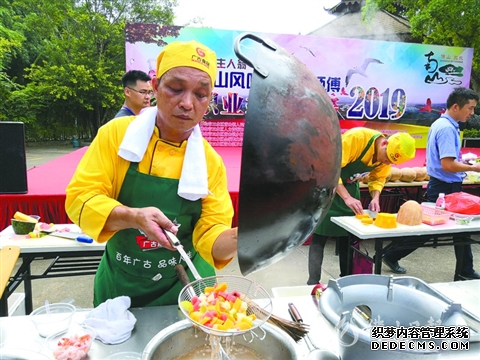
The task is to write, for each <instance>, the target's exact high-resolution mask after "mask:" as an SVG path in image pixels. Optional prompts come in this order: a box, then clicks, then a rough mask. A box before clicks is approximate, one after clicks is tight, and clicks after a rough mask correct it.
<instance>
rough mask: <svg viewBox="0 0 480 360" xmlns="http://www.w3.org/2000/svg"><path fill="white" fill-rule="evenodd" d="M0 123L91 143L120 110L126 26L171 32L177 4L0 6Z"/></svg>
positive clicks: (154, 0) (61, 1)
mask: <svg viewBox="0 0 480 360" xmlns="http://www.w3.org/2000/svg"><path fill="white" fill-rule="evenodd" d="M0 4H1V7H0V99H1V100H2V101H0V121H1V120H15V121H23V122H24V123H26V124H27V126H26V131H27V138H34V139H62V138H69V137H72V136H80V137H91V136H94V135H95V134H96V132H97V130H98V128H99V127H100V126H101V125H102V124H104V123H105V122H107V121H108V120H109V119H111V118H112V117H113V116H114V114H115V113H116V112H117V111H118V108H119V107H120V106H121V104H122V102H123V92H122V91H121V86H120V84H121V82H120V79H121V76H122V74H123V73H124V71H125V63H126V62H125V24H126V23H127V22H145V23H155V24H161V25H171V24H172V23H173V19H174V13H173V7H174V6H176V0H36V1H31V0H13V1H8V0H0Z"/></svg>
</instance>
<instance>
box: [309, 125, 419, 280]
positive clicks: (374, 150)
mask: <svg viewBox="0 0 480 360" xmlns="http://www.w3.org/2000/svg"><path fill="white" fill-rule="evenodd" d="M414 157H415V140H414V139H413V138H412V137H411V136H410V135H409V134H407V133H403V132H399V133H395V134H393V135H391V136H390V137H388V138H387V137H386V136H384V135H383V134H381V133H380V132H378V131H377V130H373V129H367V128H353V129H350V130H347V131H346V132H345V133H344V134H343V135H342V170H341V173H340V180H339V184H338V186H337V188H336V194H335V197H334V199H333V203H332V205H331V207H330V209H329V211H328V213H327V215H326V216H325V218H324V219H323V220H322V222H321V223H320V225H319V226H318V227H317V229H316V230H315V232H314V234H313V235H312V240H311V243H310V249H309V254H308V273H309V278H308V281H307V284H308V285H314V284H318V282H319V281H320V277H321V274H322V263H323V250H324V247H325V244H326V242H327V239H328V238H329V237H335V238H336V240H337V247H338V252H339V261H340V276H345V275H348V274H347V254H348V232H347V231H346V230H344V229H342V228H340V227H339V226H338V225H336V224H334V223H332V222H331V221H330V218H331V217H332V216H348V215H354V214H362V213H363V206H362V203H361V201H360V185H359V183H358V180H359V179H360V178H361V177H362V176H364V175H365V174H366V173H369V175H368V176H369V180H368V190H369V193H370V195H371V197H372V200H371V202H370V210H371V211H376V212H379V211H380V193H381V192H382V190H383V187H384V185H385V182H386V179H387V176H388V175H389V174H390V165H392V164H394V165H399V164H401V163H403V162H405V161H407V160H410V159H413V158H414Z"/></svg>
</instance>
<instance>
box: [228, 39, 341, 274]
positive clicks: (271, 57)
mask: <svg viewBox="0 0 480 360" xmlns="http://www.w3.org/2000/svg"><path fill="white" fill-rule="evenodd" d="M247 39H248V40H247ZM241 47H242V49H246V50H247V52H248V51H250V52H251V53H253V54H254V56H253V57H255V60H252V58H251V57H247V56H246V55H245V53H244V52H243V51H242V50H241ZM234 48H235V53H236V54H237V56H238V57H239V58H240V59H241V60H242V61H244V62H245V63H246V64H248V65H249V66H251V67H253V68H254V71H253V75H252V83H251V84H252V85H251V89H250V93H249V100H248V110H247V114H246V118H245V133H244V139H243V149H242V166H241V176H240V193H239V207H238V211H239V214H238V224H239V226H238V260H239V265H240V270H241V272H242V274H244V275H247V274H249V273H251V272H253V271H256V270H259V269H261V268H263V267H265V266H267V265H270V264H272V263H274V262H276V261H278V260H280V259H281V258H283V257H284V256H286V255H287V254H288V253H289V252H290V251H291V250H293V249H294V248H295V247H296V246H298V245H301V244H303V243H304V242H305V241H306V240H307V239H308V237H309V236H310V235H311V234H312V232H313V231H314V230H315V228H316V227H317V225H318V224H319V223H320V221H321V220H322V219H323V217H324V216H325V214H326V212H327V210H328V208H329V207H330V204H331V201H332V199H333V195H334V191H335V186H336V185H337V183H338V179H339V176H340V164H341V136H340V127H339V122H338V118H337V116H336V113H335V110H334V108H333V105H332V103H331V100H330V97H329V96H328V95H327V93H326V92H325V90H324V88H323V87H322V86H321V84H320V82H319V80H318V79H317V77H316V76H315V75H314V74H313V73H312V72H311V71H310V70H308V69H307V67H306V66H305V65H304V64H302V63H301V62H300V61H299V60H298V59H296V58H295V57H293V56H292V55H290V54H289V53H287V52H286V51H285V50H284V49H282V48H280V47H279V46H278V45H276V44H274V43H272V42H271V41H269V40H265V39H262V38H260V37H258V36H256V35H254V34H250V33H245V34H241V35H239V36H238V37H237V38H236V40H235V44H234ZM252 49H253V51H252Z"/></svg>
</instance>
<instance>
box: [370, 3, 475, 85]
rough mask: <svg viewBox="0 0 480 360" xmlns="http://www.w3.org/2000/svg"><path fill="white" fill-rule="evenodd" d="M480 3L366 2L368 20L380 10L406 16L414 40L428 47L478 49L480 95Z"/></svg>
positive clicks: (473, 68) (473, 66) (473, 79)
mask: <svg viewBox="0 0 480 360" xmlns="http://www.w3.org/2000/svg"><path fill="white" fill-rule="evenodd" d="M479 6H480V1H479V0H462V1H451V0H402V1H397V0H366V6H365V7H364V15H365V16H366V18H367V20H368V17H369V15H370V14H372V13H374V12H375V11H376V9H379V8H381V9H385V10H387V11H390V12H392V13H397V14H399V15H403V16H405V17H406V18H408V20H409V21H410V24H411V31H412V35H413V36H414V37H418V38H423V39H424V40H423V43H424V44H434V45H446V46H459V47H470V48H474V49H475V51H474V57H473V65H472V81H471V86H472V88H473V89H474V90H475V91H477V92H480V36H478V29H479V28H480V16H478V14H479Z"/></svg>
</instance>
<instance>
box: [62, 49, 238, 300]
mask: <svg viewBox="0 0 480 360" xmlns="http://www.w3.org/2000/svg"><path fill="white" fill-rule="evenodd" d="M216 71H217V63H216V55H215V53H214V52H213V51H212V50H210V49H209V48H207V47H206V46H204V45H203V44H200V43H198V42H195V41H190V42H173V43H170V44H169V45H167V46H166V47H165V48H164V49H163V51H162V52H161V53H160V55H159V56H158V59H157V77H156V78H154V79H153V81H152V87H153V90H154V94H155V97H156V99H157V106H156V107H152V108H148V109H146V110H145V111H143V112H142V114H140V115H139V116H137V117H133V116H131V117H121V118H117V119H114V120H112V121H110V122H108V123H107V124H106V125H104V126H103V127H102V128H101V129H100V130H99V132H98V135H97V136H96V138H95V139H94V141H93V142H92V144H91V145H90V147H89V149H88V150H87V152H86V153H85V155H84V157H83V158H82V160H81V161H80V164H79V165H78V167H77V170H76V172H75V174H74V176H73V178H72V180H71V182H70V184H69V185H68V187H67V191H66V192H67V200H66V209H67V213H68V215H69V217H70V219H71V220H72V221H73V222H74V223H76V224H77V225H78V226H80V227H81V228H82V229H83V230H84V231H85V232H86V233H87V234H88V235H90V236H92V237H93V238H94V239H96V240H97V241H98V242H105V241H107V245H106V250H105V253H104V255H103V258H102V260H101V263H100V266H99V269H98V272H97V274H96V276H95V283H94V305H95V306H98V305H99V304H101V303H102V302H104V301H106V300H107V299H111V298H115V297H117V296H121V295H126V296H129V297H130V298H131V305H132V306H133V307H139V306H153V305H168V304H176V303H177V297H178V294H179V292H180V290H181V289H182V285H181V283H180V282H179V281H178V279H177V277H176V273H175V271H174V267H175V265H177V264H178V263H181V262H182V259H181V257H180V255H179V253H178V252H177V251H173V250H175V248H174V247H172V244H171V243H170V242H169V241H168V239H167V238H166V236H165V233H164V232H163V230H162V229H166V230H169V231H171V232H173V233H174V234H176V235H177V237H178V238H179V240H180V242H181V243H182V245H183V247H184V249H185V251H186V252H187V253H188V254H189V256H190V257H191V259H192V261H193V263H194V265H195V266H196V268H197V270H198V272H199V273H200V275H201V276H202V277H205V276H211V275H214V274H215V272H214V267H216V268H219V269H221V268H223V267H224V266H226V265H227V264H228V263H229V262H230V261H231V259H232V258H233V257H234V256H235V254H236V250H237V229H236V228H233V229H232V228H231V221H232V217H233V206H232V202H231V199H230V195H229V193H228V189H227V177H226V169H225V166H224V164H223V161H222V159H221V157H220V156H219V155H218V154H217V153H216V152H215V150H214V149H213V148H212V147H211V146H210V145H209V144H208V142H207V141H206V140H205V139H203V137H202V136H201V134H200V129H199V126H198V124H199V122H200V121H201V120H202V118H203V114H204V113H205V111H206V109H207V106H208V105H209V101H210V95H211V92H212V90H213V87H214V84H215V77H216ZM188 273H189V274H191V271H190V270H188Z"/></svg>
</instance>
